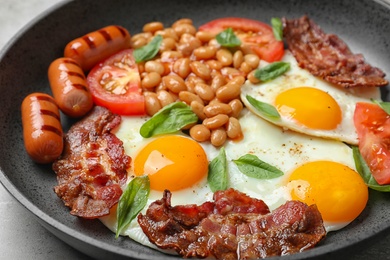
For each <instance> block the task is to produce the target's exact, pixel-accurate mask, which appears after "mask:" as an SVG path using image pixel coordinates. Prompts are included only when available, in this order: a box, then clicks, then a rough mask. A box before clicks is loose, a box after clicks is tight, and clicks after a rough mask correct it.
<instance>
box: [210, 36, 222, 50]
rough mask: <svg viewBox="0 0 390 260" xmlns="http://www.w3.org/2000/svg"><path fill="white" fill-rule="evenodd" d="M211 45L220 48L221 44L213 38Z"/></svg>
mask: <svg viewBox="0 0 390 260" xmlns="http://www.w3.org/2000/svg"><path fill="white" fill-rule="evenodd" d="M208 45H209V46H214V47H216V48H220V47H221V45H220V44H219V43H218V41H217V39H215V38H213V39H211V40H210V41H209V43H208Z"/></svg>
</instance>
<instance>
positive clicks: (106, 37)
mask: <svg viewBox="0 0 390 260" xmlns="http://www.w3.org/2000/svg"><path fill="white" fill-rule="evenodd" d="M98 32H99V33H100V34H101V35H102V36H103V37H104V39H106V41H107V42H110V41H112V38H111V35H110V34H109V33H108V31H107V30H99V31H98Z"/></svg>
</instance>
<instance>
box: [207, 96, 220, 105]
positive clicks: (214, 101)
mask: <svg viewBox="0 0 390 260" xmlns="http://www.w3.org/2000/svg"><path fill="white" fill-rule="evenodd" d="M219 103H222V102H221V100H219V99H218V98H217V97H215V98H213V99H212V100H210V101H209V103H208V104H207V105H214V104H219Z"/></svg>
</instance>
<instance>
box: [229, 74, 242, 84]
mask: <svg viewBox="0 0 390 260" xmlns="http://www.w3.org/2000/svg"><path fill="white" fill-rule="evenodd" d="M229 83H232V84H238V85H240V86H242V84H244V83H245V77H244V76H237V77H234V78H233V79H232V80H231V81H229Z"/></svg>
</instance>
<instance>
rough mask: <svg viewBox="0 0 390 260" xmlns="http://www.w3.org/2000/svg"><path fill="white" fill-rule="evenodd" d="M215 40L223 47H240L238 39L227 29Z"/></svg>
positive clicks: (231, 30)
mask: <svg viewBox="0 0 390 260" xmlns="http://www.w3.org/2000/svg"><path fill="white" fill-rule="evenodd" d="M215 38H216V39H217V42H218V43H219V44H221V45H222V46H224V47H237V46H240V45H241V41H240V39H239V38H238V37H237V36H236V35H235V34H234V31H233V29H232V28H227V29H226V30H224V31H222V32H220V33H219V34H217V36H216V37H215Z"/></svg>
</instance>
